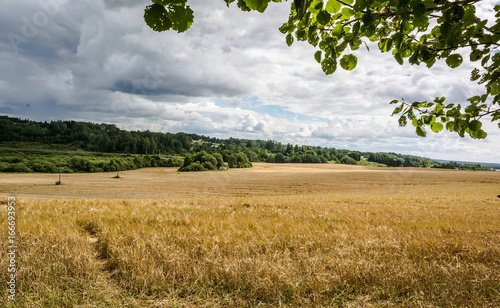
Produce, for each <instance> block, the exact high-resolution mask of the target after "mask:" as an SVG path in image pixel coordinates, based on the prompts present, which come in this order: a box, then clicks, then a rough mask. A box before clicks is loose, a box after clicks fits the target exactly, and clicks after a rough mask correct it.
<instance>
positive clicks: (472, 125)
mask: <svg viewBox="0 0 500 308" xmlns="http://www.w3.org/2000/svg"><path fill="white" fill-rule="evenodd" d="M481 126H483V123H481V121H478V120H473V121H470V122H469V129H470V130H471V131H473V132H476V131H478V130H480V129H481Z"/></svg>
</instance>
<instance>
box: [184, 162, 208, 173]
mask: <svg viewBox="0 0 500 308" xmlns="http://www.w3.org/2000/svg"><path fill="white" fill-rule="evenodd" d="M179 171H205V168H203V166H202V165H201V164H200V163H197V162H194V163H191V164H189V165H188V166H183V167H181V168H179Z"/></svg>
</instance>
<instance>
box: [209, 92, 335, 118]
mask: <svg viewBox="0 0 500 308" xmlns="http://www.w3.org/2000/svg"><path fill="white" fill-rule="evenodd" d="M213 102H214V103H215V105H216V106H218V107H221V108H239V109H241V110H249V111H254V112H258V113H260V114H267V115H269V116H271V117H273V118H277V119H286V120H290V121H300V122H326V121H328V119H327V118H322V117H312V116H309V115H307V114H302V113H295V112H290V111H288V108H286V107H283V106H279V105H272V104H264V103H263V102H262V101H261V100H260V99H259V97H257V96H245V97H243V98H242V102H243V104H242V105H240V106H233V105H228V104H224V100H223V99H214V100H213Z"/></svg>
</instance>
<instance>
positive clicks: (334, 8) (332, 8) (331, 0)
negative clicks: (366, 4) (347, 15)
mask: <svg viewBox="0 0 500 308" xmlns="http://www.w3.org/2000/svg"><path fill="white" fill-rule="evenodd" d="M341 8H342V5H341V4H340V2H338V1H337V0H328V2H327V3H326V7H325V9H326V10H327V12H329V13H332V14H337V13H338V12H339V11H340V9H341Z"/></svg>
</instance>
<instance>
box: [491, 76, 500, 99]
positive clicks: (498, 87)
mask: <svg viewBox="0 0 500 308" xmlns="http://www.w3.org/2000/svg"><path fill="white" fill-rule="evenodd" d="M490 94H491V95H498V94H500V80H498V79H497V80H496V81H495V82H492V83H491V85H490Z"/></svg>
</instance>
